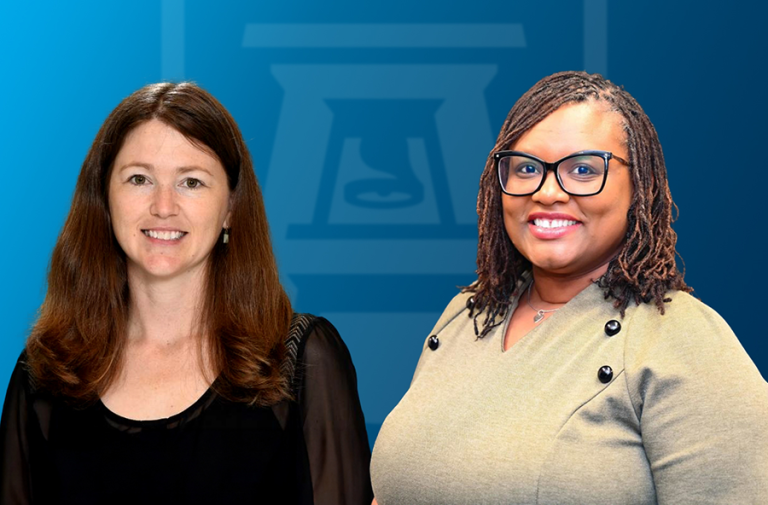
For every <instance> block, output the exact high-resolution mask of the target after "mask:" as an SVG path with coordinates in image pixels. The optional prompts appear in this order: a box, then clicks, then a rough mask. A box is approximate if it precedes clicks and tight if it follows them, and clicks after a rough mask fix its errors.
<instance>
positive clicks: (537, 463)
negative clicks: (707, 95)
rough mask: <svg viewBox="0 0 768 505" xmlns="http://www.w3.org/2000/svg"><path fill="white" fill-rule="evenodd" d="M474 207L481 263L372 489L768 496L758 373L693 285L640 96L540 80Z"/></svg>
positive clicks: (388, 494)
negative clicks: (679, 254)
mask: <svg viewBox="0 0 768 505" xmlns="http://www.w3.org/2000/svg"><path fill="white" fill-rule="evenodd" d="M691 169H692V170H695V172H696V173H697V174H699V175H705V174H706V176H712V177H722V176H724V175H727V174H724V172H723V171H722V169H721V167H720V166H719V165H717V163H715V164H714V165H713V166H707V167H691ZM477 210H478V216H479V241H478V256H477V266H478V269H477V276H478V279H477V281H476V282H475V283H473V284H472V285H471V286H469V287H467V288H465V289H464V290H463V292H462V293H461V294H459V295H457V296H456V297H455V298H454V300H453V301H452V302H451V303H450V304H449V305H448V307H447V308H446V310H445V312H444V313H443V315H442V316H441V317H440V319H439V320H438V322H437V324H436V326H435V328H434V329H433V331H432V332H431V333H430V335H429V336H428V337H427V339H426V341H425V342H424V347H423V351H422V355H421V359H420V361H419V364H418V366H417V368H416V372H415V374H414V377H413V381H412V382H411V387H410V389H409V390H408V392H407V393H406V395H405V396H404V397H403V399H402V400H401V401H400V403H399V404H398V406H397V407H395V409H394V410H393V411H392V412H391V413H390V414H389V416H388V417H387V419H386V421H385V422H384V424H383V426H382V428H381V431H380V432H379V435H378V438H377V440H376V446H375V447H374V453H373V460H372V463H371V474H372V479H373V487H374V491H375V493H376V499H377V500H378V503H379V505H397V504H407V505H418V504H441V505H451V504H469V503H471V504H473V505H475V504H477V505H479V504H505V505H510V504H533V503H536V504H553V505H554V504H557V505H564V504H596V503H617V504H622V505H652V504H675V505H679V504H702V503H707V504H723V505H725V504H733V503H744V504H746V503H749V504H758V503H761V504H762V503H768V385H767V384H766V382H765V380H764V379H763V378H762V377H761V375H760V372H759V371H758V369H757V368H756V367H755V365H754V364H753V363H752V361H751V360H750V358H749V356H747V354H746V353H745V352H744V349H743V348H742V346H741V345H740V343H739V341H738V340H737V338H736V337H735V335H734V334H733V332H732V331H731V329H730V328H729V327H728V325H727V324H726V323H725V321H723V320H722V318H720V316H718V315H717V313H715V311H714V310H712V309H711V308H709V307H707V306H706V305H704V304H703V303H701V302H700V301H699V300H697V299H696V298H694V297H692V296H691V295H689V292H690V291H691V288H690V287H688V286H687V285H686V283H685V282H684V280H683V273H682V272H681V271H679V270H678V268H677V266H676V263H675V254H676V251H675V244H676V239H677V237H676V235H675V232H674V230H673V229H672V226H671V224H672V220H673V214H674V210H675V205H674V203H673V202H672V198H671V195H670V191H669V186H668V183H667V173H666V168H665V164H664V157H663V154H662V150H661V144H660V143H659V139H658V136H657V134H656V131H655V129H654V127H653V125H652V124H651V122H650V120H649V118H648V116H647V115H646V114H645V113H644V111H643V109H642V108H641V107H640V105H639V104H638V103H637V102H636V101H635V100H634V98H632V97H631V96H630V95H629V93H627V92H626V91H625V90H624V89H622V88H620V87H619V86H616V85H615V84H613V83H611V82H610V81H607V80H606V79H604V78H602V77H601V76H599V75H588V74H585V73H583V72H562V73H559V74H555V75H551V76H549V77H546V78H544V79H542V80H541V81H539V82H538V83H536V84H535V85H534V86H533V87H532V88H531V89H530V90H529V91H528V92H526V93H525V94H524V95H523V96H522V98H520V99H519V100H518V101H517V103H516V104H515V105H514V107H513V108H512V110H511V111H510V113H509V115H508V116H507V119H506V121H505V122H504V125H503V126H502V129H501V132H500V134H499V137H498V140H497V142H496V145H495V146H494V147H493V150H492V151H491V152H490V155H489V156H488V159H487V162H486V165H485V170H484V172H483V174H482V176H481V179H480V191H479V196H478V205H477Z"/></svg>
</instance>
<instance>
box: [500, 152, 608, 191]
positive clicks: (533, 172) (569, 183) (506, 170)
mask: <svg viewBox="0 0 768 505" xmlns="http://www.w3.org/2000/svg"><path fill="white" fill-rule="evenodd" d="M557 173H558V174H557V175H558V177H559V179H560V181H561V182H562V185H563V188H564V189H565V190H566V191H567V192H568V193H571V194H573V195H589V194H593V193H596V192H598V191H600V188H601V186H602V185H603V178H604V177H605V159H604V158H603V157H602V156H598V155H595V154H585V155H582V156H574V157H573V158H568V159H565V160H563V161H561V162H560V164H559V165H558V166H557ZM543 175H544V166H543V165H542V164H541V162H539V161H537V160H535V159H533V158H529V157H527V156H505V157H503V158H501V159H500V160H499V179H500V180H501V183H502V185H503V186H504V190H505V191H506V192H507V193H511V194H514V195H524V194H531V193H533V192H535V191H536V190H537V189H538V187H539V185H540V184H541V178H542V177H543Z"/></svg>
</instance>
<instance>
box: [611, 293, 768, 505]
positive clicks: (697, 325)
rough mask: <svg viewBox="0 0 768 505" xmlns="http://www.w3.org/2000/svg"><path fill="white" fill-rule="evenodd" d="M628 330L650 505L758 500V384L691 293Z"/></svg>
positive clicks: (767, 443)
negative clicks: (652, 491) (653, 498)
mask: <svg viewBox="0 0 768 505" xmlns="http://www.w3.org/2000/svg"><path fill="white" fill-rule="evenodd" d="M647 319H648V321H649V323H648V325H647V326H646V327H645V328H642V329H643V331H642V332H640V333H639V334H635V332H634V330H633V333H632V334H630V335H628V340H627V356H626V358H627V362H626V363H627V367H626V370H627V374H626V377H627V386H628V389H629V392H630V396H631V397H632V400H633V404H634V407H635V412H636V414H637V416H638V418H639V419H640V429H641V434H642V439H643V446H644V448H645V452H646V454H647V456H648V460H649V462H650V465H651V471H652V474H653V481H654V485H655V487H656V492H657V496H658V503H659V504H660V505H665V504H676V505H678V504H694V503H695V504H713V505H714V504H730V503H743V504H757V503H768V384H766V382H765V380H763V378H762V377H761V376H760V372H759V371H758V370H757V368H756V367H755V365H754V364H753V363H752V361H751V360H750V359H749V357H748V356H747V354H746V352H745V351H744V349H743V348H742V347H741V344H739V341H738V340H737V339H736V336H735V335H734V334H733V332H732V331H731V329H730V328H729V327H728V325H727V324H726V323H725V321H723V320H722V319H721V318H720V317H719V316H718V315H717V314H716V313H715V312H714V311H713V310H711V309H709V308H708V307H706V306H705V305H703V304H701V303H699V302H698V301H696V300H694V299H693V298H691V297H688V296H687V295H686V296H679V295H678V296H677V297H676V298H675V300H674V301H673V302H672V304H671V305H670V306H669V310H668V312H667V314H666V315H663V316H659V315H657V314H656V315H653V316H651V315H649V316H648V317H647Z"/></svg>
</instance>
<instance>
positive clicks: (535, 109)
mask: <svg viewBox="0 0 768 505" xmlns="http://www.w3.org/2000/svg"><path fill="white" fill-rule="evenodd" d="M586 101H595V102H602V103H604V104H606V105H607V107H608V108H609V109H610V110H612V111H614V112H616V113H618V114H620V115H621V117H622V123H623V127H624V132H625V133H626V142H627V149H628V151H629V165H630V172H631V176H632V183H633V187H634V192H633V197H632V203H631V206H630V208H629V212H628V213H627V220H628V225H627V235H626V237H625V240H624V244H623V246H622V248H621V250H620V251H619V254H618V256H617V257H616V258H614V259H613V260H612V261H611V262H610V264H609V266H608V271H607V272H606V273H605V275H604V276H603V277H601V278H600V280H599V284H600V286H601V287H602V288H604V289H605V296H606V299H608V298H613V300H614V306H615V307H616V308H618V309H619V310H620V311H621V314H622V315H623V314H624V311H625V310H626V308H627V306H628V305H629V303H630V302H631V301H634V302H635V303H637V304H640V303H649V302H655V304H656V306H657V307H658V309H659V311H660V312H661V313H662V314H663V313H664V303H665V302H666V301H668V299H667V298H666V293H667V291H669V290H682V291H687V292H690V291H691V288H689V287H688V286H687V285H686V284H685V282H684V280H683V273H681V272H680V271H679V270H678V269H677V265H676V263H675V256H676V254H677V253H676V250H675V244H676V243H677V235H676V234H675V231H674V230H673V229H672V221H673V213H674V212H676V211H677V207H676V206H675V204H674V202H673V201H672V196H671V194H670V191H669V185H668V182H667V170H666V167H665V164H664V155H663V153H662V150H661V143H660V142H659V137H658V135H657V133H656V129H655V128H654V127H653V124H652V123H651V121H650V119H649V118H648V116H647V115H646V114H645V112H644V111H643V109H642V108H641V107H640V105H639V104H638V103H637V101H636V100H635V99H634V98H632V96H631V95H630V94H629V93H627V92H626V91H625V90H624V89H622V88H620V87H619V86H616V85H615V84H613V83H612V82H610V81H608V80H607V79H604V78H603V77H602V76H600V75H598V74H592V75H590V74H587V73H584V72H560V73H557V74H553V75H551V76H548V77H545V78H544V79H542V80H540V81H539V82H537V83H536V84H534V86H533V87H532V88H531V89H529V90H528V91H527V92H526V93H525V94H524V95H523V96H522V97H521V98H520V99H519V100H518V101H517V103H515V105H514V106H513V107H512V110H511V111H510V112H509V114H508V115H507V119H506V120H505V121H504V125H503V126H502V127H501V132H500V133H499V136H498V138H497V140H496V145H495V146H494V147H493V150H492V151H491V153H490V154H489V156H488V159H487V161H486V164H485V170H484V171H483V175H482V176H481V178H480V191H479V193H478V197H477V214H478V218H479V221H478V229H479V237H478V246H477V281H476V282H475V283H473V284H472V285H471V286H469V287H467V288H465V289H466V290H467V291H471V292H474V293H475V294H474V295H473V298H474V306H473V311H472V312H473V315H474V317H475V328H476V333H477V335H478V336H479V337H483V336H485V335H486V334H487V333H488V331H490V329H491V328H493V327H494V326H495V325H496V324H498V321H500V320H501V317H503V316H504V315H506V312H507V310H508V308H509V305H510V298H511V297H512V295H513V291H514V288H515V287H516V286H517V283H518V281H519V280H520V276H521V275H522V273H523V272H524V271H525V270H526V269H528V268H530V263H529V262H528V260H527V259H526V258H524V257H523V256H522V255H521V254H520V252H519V251H517V249H516V248H515V246H514V245H513V244H512V241H511V240H510V239H509V236H508V235H507V232H506V230H505V228H504V221H503V212H502V203H501V198H502V197H501V189H500V188H499V182H498V179H497V176H496V171H495V165H494V160H493V154H494V153H495V152H496V151H500V150H504V149H509V148H510V146H511V145H512V144H514V142H515V141H516V140H517V139H519V138H520V137H521V136H522V135H523V134H524V133H525V132H527V131H528V130H530V129H531V128H533V127H534V126H535V125H536V124H538V123H539V122H540V121H542V120H543V119H544V118H545V117H547V116H548V115H549V114H551V113H552V112H554V111H556V110H557V109H559V108H560V107H562V106H563V105H565V104H567V103H576V102H586ZM481 314H483V316H482V321H479V320H478V318H479V317H480V316H481ZM498 316H501V317H498ZM478 323H479V328H478Z"/></svg>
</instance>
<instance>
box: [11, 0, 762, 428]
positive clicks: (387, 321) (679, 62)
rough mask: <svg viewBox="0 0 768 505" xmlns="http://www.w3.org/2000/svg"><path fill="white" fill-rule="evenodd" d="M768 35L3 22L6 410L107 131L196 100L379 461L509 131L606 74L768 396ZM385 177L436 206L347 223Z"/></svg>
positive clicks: (443, 8)
mask: <svg viewBox="0 0 768 505" xmlns="http://www.w3.org/2000/svg"><path fill="white" fill-rule="evenodd" d="M585 15H586V18H587V19H586V20H585ZM767 15H768V7H766V5H765V4H760V5H747V4H746V3H741V2H720V1H718V2H713V1H703V2H702V1H697V2H694V1H679V2H660V1H647V2H631V3H630V2H620V1H617V0H610V1H608V0H568V1H565V0H563V1H545V2H520V1H513V0H506V1H487V2H469V1H457V2H450V3H448V2H437V1H421V2H413V1H412V0H411V1H407V2H406V1H401V0H396V1H390V2H386V3H384V2H381V3H364V4H363V3H362V2H355V3H352V2H334V3H333V4H329V3H327V2H322V3H320V2H310V1H306V0H304V1H292V2H283V3H281V4H280V5H277V3H274V4H272V3H270V2H231V1H217V2H203V1H199V2H184V1H183V0H165V1H146V0H138V1H137V0H134V1H131V2H128V1H123V2H97V1H83V2H66V3H64V2H42V3H34V4H28V3H23V2H12V1H6V2H3V3H2V5H1V6H0V68H1V69H2V70H1V71H2V79H0V97H1V98H0V100H1V103H2V116H0V117H1V118H2V121H1V122H0V148H1V149H2V156H1V157H0V163H2V167H3V175H4V181H3V182H4V185H3V186H4V187H3V190H2V198H0V205H2V212H1V213H0V215H2V216H4V219H5V222H6V227H5V229H6V232H5V234H4V237H3V238H2V246H3V247H2V249H0V255H2V261H1V264H2V265H3V268H2V286H3V289H2V295H1V296H2V307H3V308H4V312H5V321H6V323H5V327H4V330H3V332H2V333H1V334H0V388H1V389H3V390H4V389H5V386H6V385H7V380H8V377H9V375H10V373H11V370H12V368H13V365H14V363H15V361H16V358H17V356H18V353H19V351H20V350H21V348H22V347H23V344H24V339H25V337H26V335H27V332H28V330H29V327H30V325H31V324H32V323H33V321H34V318H35V313H36V310H37V308H38V306H39V305H40V303H41V301H42V299H43V296H44V293H45V272H46V268H47V264H48V259H49V256H50V253H51V249H52V247H53V244H54V243H55V240H56V237H57V234H58V232H59V230H60V228H61V226H62V224H63V221H64V219H65V217H66V213H67V211H68V208H69V204H70V200H71V196H72V191H73V189H74V185H75V181H76V178H77V174H78V172H79V168H80V165H81V163H82V160H83V159H84V157H85V154H86V152H87V150H88V148H89V146H90V143H91V141H92V140H93V137H94V136H95V134H96V131H97V129H98V128H99V126H100V124H101V123H102V121H103V120H104V118H105V117H106V115H107V114H108V113H109V111H110V110H111V109H112V108H113V107H114V106H115V105H117V103H118V102H119V101H120V100H121V99H122V98H123V97H125V96H126V95H127V94H129V93H130V92H132V91H133V90H135V89H137V88H139V87H141V86H143V85H145V84H147V83H151V82H156V81H160V80H163V79H179V78H184V79H189V80H194V81H196V82H198V83H199V84H200V85H202V86H203V87H205V88H207V89H208V90H209V91H211V92H212V93H213V94H214V95H215V96H216V97H218V98H219V99H220V100H221V101H222V102H223V103H224V105H225V106H226V107H227V108H228V109H229V110H230V111H231V112H232V113H233V115H234V116H235V119H236V120H237V121H238V123H239V124H240V126H241V128H242V130H243V133H244V135H245V137H246V139H247V141H248V144H249V147H250V149H251V152H252V155H253V157H254V161H255V165H256V170H257V174H258V176H259V178H260V180H261V182H262V185H263V186H264V192H265V198H266V202H267V210H268V212H269V216H270V221H271V223H272V229H273V234H274V241H275V246H276V250H277V252H278V260H279V262H280V266H281V271H282V273H283V276H284V278H285V281H286V285H287V286H288V288H289V291H290V293H291V295H292V297H293V300H294V302H295V305H296V309H297V310H300V311H306V312H313V313H315V314H320V315H324V316H326V317H328V318H329V319H330V320H331V321H332V322H333V323H334V324H335V325H336V326H337V327H338V329H339V330H340V332H341V334H342V336H343V338H344V339H345V341H346V342H347V344H348V346H349V348H350V350H351V352H352V356H353V359H354V361H355V364H356V367H357V371H358V378H359V388H360V395H361V399H362V402H363V407H364V410H365V413H366V418H367V422H368V423H369V430H370V431H371V438H372V439H373V438H374V437H375V434H376V432H377V430H378V427H379V426H380V424H381V422H382V421H383V420H384V418H385V416H386V414H387V413H388V412H389V411H390V410H391V409H392V408H393V407H394V406H395V405H396V403H397V402H398V400H399V399H400V397H401V396H402V394H403V393H404V392H405V391H406V389H407V387H408V383H409V381H410V378H411V374H412V371H413V368H414V366H415V364H416V361H417V359H418V355H419V352H420V348H421V345H422V343H423V340H424V338H425V337H426V336H427V332H428V331H429V330H430V329H431V327H432V325H433V323H434V322H435V320H436V319H437V317H438V316H439V313H440V312H441V310H442V308H443V307H444V306H445V304H446V303H447V302H448V300H449V299H450V298H451V296H453V294H454V293H455V292H456V289H455V286H456V285H458V284H465V283H468V282H471V281H472V279H473V275H472V272H473V270H474V268H475V265H474V253H475V250H474V249H475V245H476V238H475V236H474V233H475V232H474V231H473V230H474V227H475V219H476V216H475V215H474V206H475V196H476V191H477V180H478V178H479V175H480V173H481V171H482V168H483V164H484V161H485V156H486V155H487V153H488V151H489V150H490V149H491V147H492V145H493V140H494V138H495V135H496V133H497V132H498V130H499V128H500V126H501V124H502V121H503V119H504V117H505V116H506V113H507V111H508V110H509V108H510V107H511V106H512V104H513V103H514V102H515V100H516V99H517V98H518V97H519V96H520V95H521V94H522V93H523V92H524V91H525V90H526V89H528V88H529V87H530V86H531V85H532V84H533V83H534V82H536V81H537V80H538V79H539V78H541V77H543V76H544V75H547V74H550V73H553V72H556V71H560V70H565V69H586V70H589V71H598V72H603V73H605V74H606V75H607V76H608V77H609V78H610V79H611V80H613V81H614V82H616V83H619V84H622V85H624V86H625V88H626V89H627V90H628V91H629V92H630V93H632V94H633V95H634V96H635V98H637V100H638V101H639V102H640V103H641V104H642V105H643V107H644V108H645V110H646V112H647V113H648V114H649V116H650V117H651V119H652V120H653V122H654V124H655V126H656V128H657V130H658V132H659V135H660V137H661V140H662V144H663V146H664V148H665V155H666V159H667V166H668V170H669V179H670V186H671V189H672V193H673V196H674V198H675V201H676V203H677V204H678V205H679V207H680V210H681V212H680V219H679V220H678V222H677V223H676V224H675V229H676V230H677V232H678V235H679V242H678V250H679V252H680V253H681V255H682V257H683V258H684V259H685V266H686V271H687V275H686V280H687V281H688V283H689V284H690V285H692V286H693V287H694V288H695V289H696V292H695V294H696V295H697V296H698V297H700V298H701V299H702V300H703V301H704V302H705V303H707V304H708V305H710V306H711V307H713V308H714V309H716V310H717V311H718V312H719V313H720V314H721V315H722V316H723V317H724V318H725V319H726V320H727V321H728V322H729V324H730V325H731V327H732V328H733V329H734V331H735V332H736V334H737V335H738V337H739V339H740V340H741V342H742V344H743V345H744V347H745V348H746V350H747V352H748V353H749V355H750V356H751V357H752V359H753V360H754V361H755V363H756V364H757V366H758V367H759V368H760V370H761V371H762V373H763V376H766V372H768V351H766V336H767V334H768V332H767V331H766V329H765V324H766V323H765V321H764V320H763V319H762V318H761V316H760V315H759V314H760V309H761V307H763V305H764V302H765V297H764V295H763V294H762V293H763V292H764V289H765V288H764V286H765V285H766V282H767V281H768V274H767V273H766V269H765V267H764V263H765V259H766V257H767V255H766V252H765V246H764V244H765V242H766V241H765V237H764V236H765V228H764V226H763V222H762V221H763V220H764V218H763V217H762V213H763V212H764V211H765V209H764V207H765V200H763V198H765V196H764V195H765V193H766V189H765V181H766V179H765V178H764V177H761V176H762V175H765V174H766V170H765V168H764V165H765V162H764V161H762V159H763V157H764V153H763V148H764V147H765V146H766V141H765V139H766V138H768V123H767V122H766V120H765V118H766V116H768V99H767V98H766V96H767V95H766V81H765V77H766V70H767V68H766V59H765V53H766V50H767V49H768V30H766V29H765V28H766V19H767V18H768V16H767ZM248 24H258V25H273V24H280V25H283V24H291V25H296V24H302V25H308V24H309V25H318V24H320V25H323V24H338V25H348V26H351V27H353V29H359V28H360V26H359V25H366V24H384V25H393V24H394V25H396V24H427V25H434V24H438V25H455V24H458V25H462V26H464V27H465V28H466V27H469V28H467V29H466V34H467V35H465V36H464V38H462V37H461V36H458V37H457V38H452V37H447V38H446V39H445V40H442V39H441V40H436V41H435V40H432V41H429V40H427V41H422V43H421V46H422V47H413V45H418V44H411V46H412V47H360V45H369V46H370V45H371V44H372V42H371V40H368V39H365V38H363V39H357V40H360V41H361V42H360V43H359V44H355V43H348V44H346V47H312V44H313V43H314V42H312V40H310V38H309V36H307V39H306V40H298V41H296V40H294V42H295V44H294V46H297V47H285V46H286V45H287V44H286V43H285V40H283V41H282V42H280V43H277V42H276V43H275V44H272V46H277V47H268V46H270V43H269V40H271V39H269V37H267V35H268V34H267V35H265V37H267V43H265V42H264V41H262V42H261V43H260V44H256V45H260V46H261V47H244V44H243V42H244V35H245V31H246V25H248ZM487 24H497V25H507V26H506V27H504V28H503V30H508V29H509V30H510V31H509V34H510V37H512V35H513V33H512V31H513V30H512V29H510V27H509V26H508V25H519V26H520V27H521V29H522V34H523V39H524V40H523V44H522V45H521V44H520V43H519V42H520V41H519V40H518V41H517V42H515V41H514V40H512V39H513V37H512V38H510V39H505V37H504V35H505V34H504V33H502V34H501V35H502V36H500V37H497V38H496V42H491V43H489V44H487V46H493V47H473V44H474V42H476V37H475V36H472V30H473V29H477V26H478V25H487ZM355 27H357V28H355ZM472 27H474V28H472ZM362 28H365V27H362ZM481 28H482V27H481ZM268 31H269V30H265V29H264V28H263V26H262V32H263V33H266V32H268ZM275 32H276V33H277V35H276V36H277V37H278V38H280V37H282V38H283V39H285V38H287V37H288V34H287V32H286V31H281V30H276V31H275ZM299 33H301V31H299ZM273 36H275V35H273ZM299 38H301V37H299ZM491 38H492V37H491ZM392 40H397V37H394V38H393V39H392ZM505 41H506V42H505ZM278 42H279V41H278ZM353 42H354V41H353ZM281 44H282V46H281ZM251 45H253V44H251ZM385 45H386V44H385ZM390 45H391V44H390ZM281 69H283V70H285V69H288V71H287V72H288V74H290V75H291V76H292V77H290V78H288V77H285V78H282V77H280V76H281V75H284V74H285V72H283V70H281ZM291 72H293V74H291ZM334 72H335V73H334ZM483 72H486V73H487V74H488V75H487V78H486V79H485V81H483V82H480V81H482V79H480V78H479V77H478V76H479V75H480V74H482V73H483ZM281 79H282V80H281ZM286 79H287V80H286ZM326 81H327V82H326ZM355 100H357V101H355ZM385 100H392V102H388V103H390V104H391V105H392V107H391V108H389V107H385V109H381V105H382V103H383V102H382V101H385ZM396 100H399V102H396ZM377 106H378V107H379V109H377ZM462 106H463V107H464V109H465V110H463V111H462ZM452 107H453V108H452ZM382 110H391V111H392V112H391V114H390V113H389V112H387V114H389V115H387V114H382ZM451 111H452V112H451ZM382 118H384V120H382ZM356 139H358V140H356ZM359 139H362V140H359ZM366 139H367V140H366ZM360 142H362V147H361V144H360ZM406 147H407V148H406ZM358 149H359V150H358ZM334 150H335V151H334ZM333 152H335V153H336V154H337V155H338V156H337V157H336V158H332V156H331V154H328V153H333ZM393 152H394V154H393ZM398 153H399V154H398ZM387 156H389V157H390V158H391V159H392V160H395V161H398V160H399V161H400V162H402V163H404V164H405V165H407V164H408V162H410V163H411V164H412V168H413V172H414V175H415V178H416V180H418V181H419V183H418V184H420V185H421V188H422V190H423V200H422V201H421V202H420V203H419V204H418V205H413V206H411V207H401V208H397V209H384V210H376V209H370V208H361V207H359V206H358V207H355V205H354V204H353V203H350V200H349V199H348V198H347V199H345V198H344V197H343V194H344V193H343V192H344V189H343V188H344V187H345V184H347V183H349V182H351V181H353V180H356V178H357V179H359V178H360V177H362V178H366V177H368V178H369V179H370V178H374V179H375V178H376V177H377V176H380V175H381V173H380V172H378V173H377V172H376V171H375V170H372V168H371V165H372V164H373V165H375V164H376V161H377V159H380V158H381V157H384V158H386V157H387ZM398 156H399V158H398ZM329 160H331V161H329ZM333 160H336V161H335V162H334V161H333ZM339 160H340V161H339ZM372 160H373V161H372ZM334 163H335V165H334ZM366 163H367V164H368V166H365V164H366ZM329 167H330V169H333V170H336V171H337V172H336V173H335V175H336V178H335V179H334V178H333V177H330V178H329V176H328V174H329V173H330V172H329V171H328V170H329ZM435 167H437V170H436V168H435ZM441 167H442V168H441ZM377 174H378V175H377ZM332 175H333V174H332ZM324 177H325V179H323V178H324ZM440 177H444V178H445V179H444V180H443V179H440ZM440 180H442V181H443V182H442V185H441V183H440ZM418 184H417V185H418ZM412 186H413V185H412ZM318 202H320V203H318ZM323 206H325V207H324V208H325V209H326V211H325V213H324V214H323V212H322V211H321V210H320V209H321V207H323ZM413 224H416V225H418V226H416V227H414V226H412V225H413ZM337 225H354V226H346V227H345V226H337ZM419 226H420V227H419Z"/></svg>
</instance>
